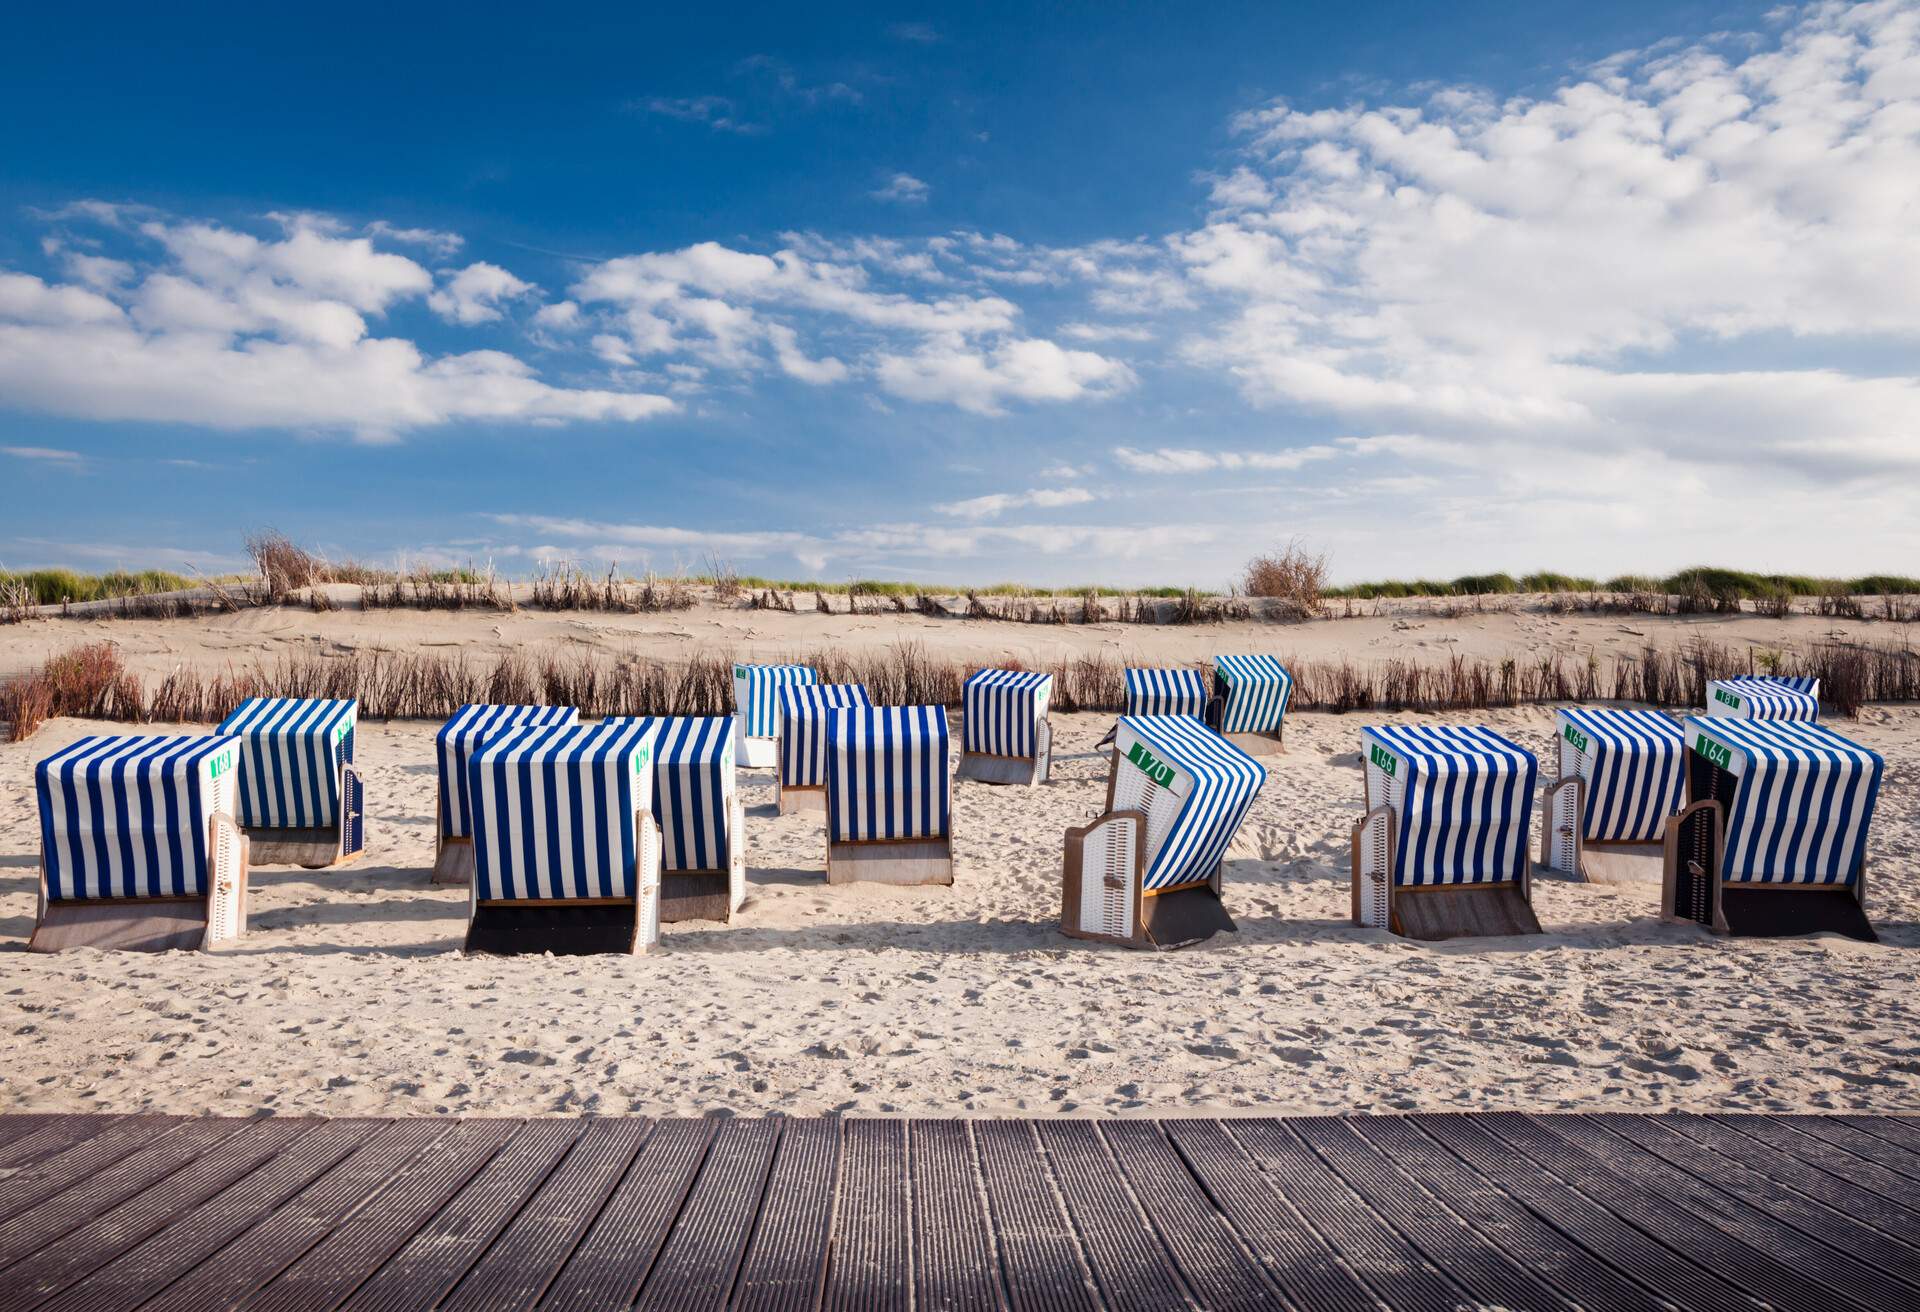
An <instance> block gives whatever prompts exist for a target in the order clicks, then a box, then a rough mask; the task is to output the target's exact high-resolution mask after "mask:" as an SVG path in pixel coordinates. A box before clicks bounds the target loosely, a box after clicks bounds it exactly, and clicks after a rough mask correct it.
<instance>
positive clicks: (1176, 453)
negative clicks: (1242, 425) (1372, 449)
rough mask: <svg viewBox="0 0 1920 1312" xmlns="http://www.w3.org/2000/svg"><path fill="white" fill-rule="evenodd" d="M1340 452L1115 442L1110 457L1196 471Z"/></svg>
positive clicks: (1302, 460) (1151, 469)
mask: <svg viewBox="0 0 1920 1312" xmlns="http://www.w3.org/2000/svg"><path fill="white" fill-rule="evenodd" d="M1339 454H1340V450H1339V448H1338V447H1333V446H1324V445H1315V446H1302V447H1294V448H1292V449H1290V450H1285V451H1199V450H1194V449H1192V448H1189V447H1168V446H1163V447H1160V448H1158V449H1156V450H1153V451H1136V450H1134V449H1133V448H1132V447H1127V446H1117V447H1115V448H1114V449H1113V458H1114V459H1115V460H1118V461H1119V462H1120V463H1121V464H1122V465H1125V466H1126V467H1127V468H1128V469H1131V470H1133V471H1134V472H1135V473H1139V474H1199V473H1208V472H1211V471H1213V470H1220V469H1229V470H1231V469H1262V470H1294V469H1299V468H1301V467H1303V466H1305V465H1308V464H1311V463H1312V462H1314V461H1316V460H1327V459H1331V458H1332V457H1334V456H1337V455H1339Z"/></svg>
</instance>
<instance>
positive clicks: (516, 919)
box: [466, 901, 640, 957]
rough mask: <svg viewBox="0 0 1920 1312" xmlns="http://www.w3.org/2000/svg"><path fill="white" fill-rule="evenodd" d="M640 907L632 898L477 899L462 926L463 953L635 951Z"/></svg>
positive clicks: (562, 954)
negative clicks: (574, 899)
mask: <svg viewBox="0 0 1920 1312" xmlns="http://www.w3.org/2000/svg"><path fill="white" fill-rule="evenodd" d="M639 938H640V907H639V904H638V903H636V902H632V901H608V902H481V903H479V904H477V905H476V906H475V907H474V909H473V919H472V921H470V922H469V923H468V925H467V942H466V949H467V951H468V952H476V953H478V952H485V953H492V954H494V955H497V956H525V955H531V954H537V953H541V952H551V953H553V954H554V955H555V956H556V957H578V956H593V955H598V954H601V953H609V952H613V953H621V954H626V955H630V954H632V953H633V952H635V951H637V950H638V944H639Z"/></svg>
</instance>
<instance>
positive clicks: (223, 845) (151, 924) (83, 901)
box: [27, 811, 248, 952]
mask: <svg viewBox="0 0 1920 1312" xmlns="http://www.w3.org/2000/svg"><path fill="white" fill-rule="evenodd" d="M247 856H248V853H247V838H246V835H245V834H243V833H242V832H241V831H240V826H239V825H238V824H237V823H235V821H234V819H233V817H232V816H230V815H227V814H226V813H225V812H220V811H216V812H215V813H214V814H213V815H212V816H211V817H209V819H208V822H207V862H206V871H205V879H206V885H207V891H206V892H205V893H204V894H194V895H192V896H189V897H101V898H62V899H60V900H58V901H56V900H54V899H53V898H52V897H51V896H50V894H49V890H48V887H47V870H46V863H45V860H44V858H43V859H42V862H41V866H40V899H39V906H38V908H37V911H36V914H35V916H34V926H33V934H32V936H31V937H30V938H28V940H27V950H28V951H29V952H61V951H64V950H66V949H67V948H106V949H118V950H121V951H128V952H175V951H203V952H204V951H212V950H213V949H215V948H218V947H220V946H222V945H223V944H226V943H229V942H232V941H233V940H235V939H238V938H240V937H241V936H242V935H244V934H245V933H246V932H247Z"/></svg>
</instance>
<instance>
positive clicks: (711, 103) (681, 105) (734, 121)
mask: <svg viewBox="0 0 1920 1312" xmlns="http://www.w3.org/2000/svg"><path fill="white" fill-rule="evenodd" d="M640 108H642V109H644V110H646V112H647V113H649V114H659V115H661V116H663V117H666V118H675V119H679V120H680V121H681V122H683V123H704V124H705V125H706V126H707V127H710V128H712V129H713V130H714V131H715V132H733V133H738V134H740V135H742V136H752V135H754V134H756V133H760V132H765V131H766V130H767V129H766V125H765V124H762V123H753V122H749V121H747V120H746V119H744V118H742V117H740V109H739V106H737V105H735V104H734V103H733V101H731V100H729V99H727V98H726V97H725V96H683V97H672V96H654V97H652V98H651V99H648V100H645V101H642V102H640Z"/></svg>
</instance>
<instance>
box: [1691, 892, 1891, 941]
mask: <svg viewBox="0 0 1920 1312" xmlns="http://www.w3.org/2000/svg"><path fill="white" fill-rule="evenodd" d="M1720 915H1721V917H1722V919H1723V920H1725V922H1726V927H1727V928H1726V932H1727V933H1728V934H1731V935H1734V936H1735V937H1739V938H1790V937H1793V936H1796V935H1800V934H1843V935H1845V936H1846V937H1848V938H1852V939H1859V940H1860V941H1861V942H1862V943H1878V942H1879V941H1880V937H1879V935H1877V934H1875V933H1874V932H1873V925H1872V924H1871V923H1870V922H1869V921H1868V920H1867V912H1866V908H1864V907H1862V906H1861V905H1860V900H1859V899H1858V898H1856V897H1855V896H1854V895H1853V890H1852V889H1851V888H1819V889H1814V888H1780V887H1774V888H1768V887H1755V886H1748V887H1742V886H1740V885H1738V884H1722V885H1721V886H1720Z"/></svg>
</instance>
